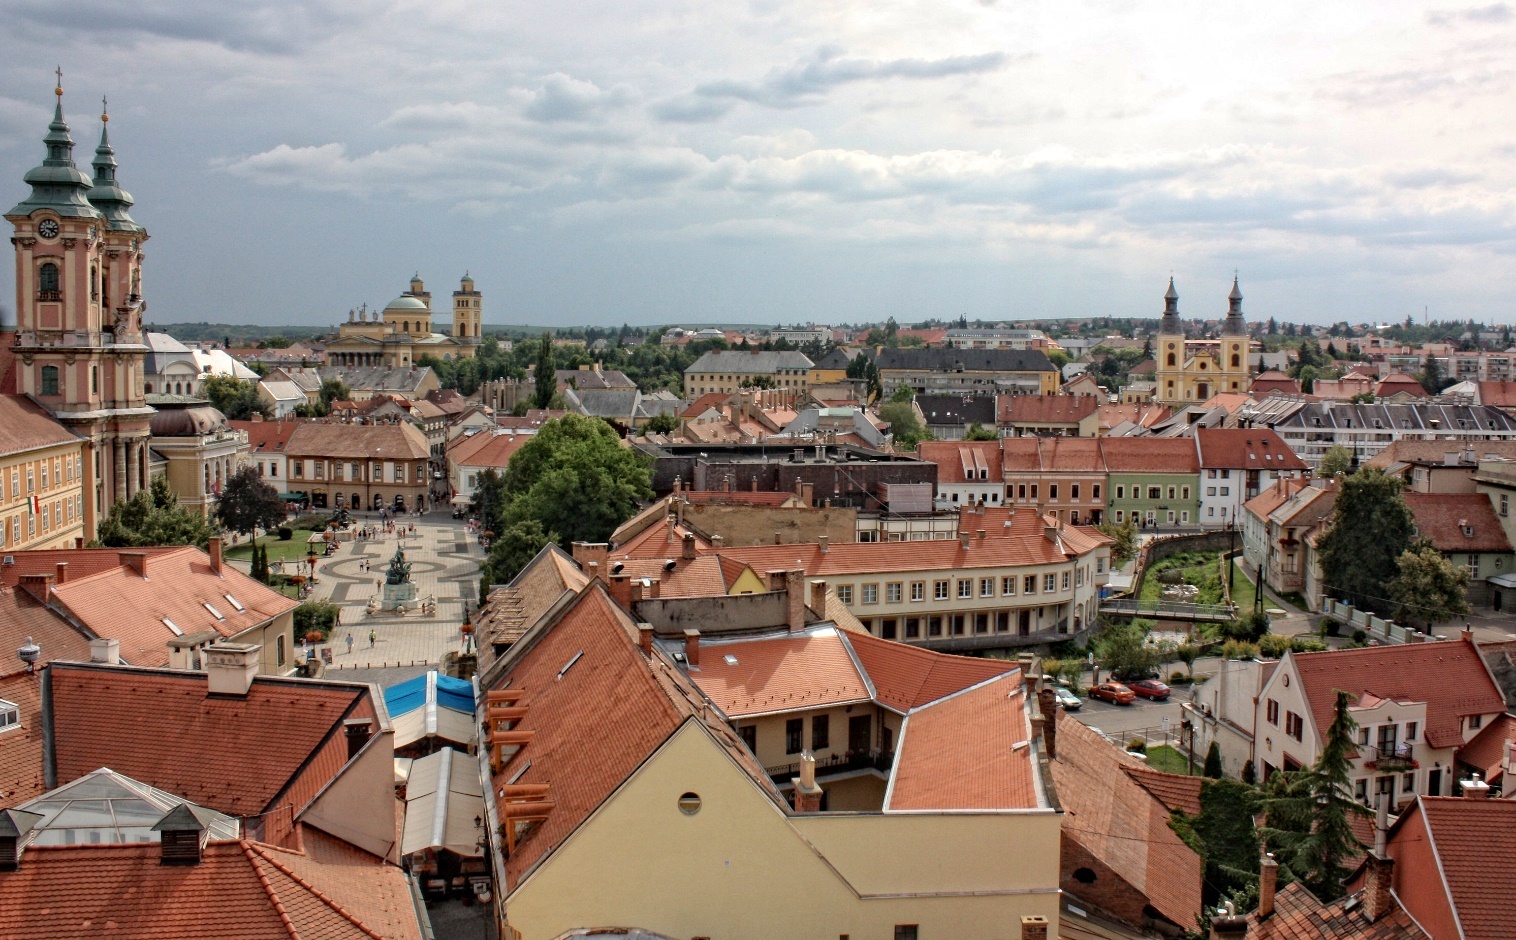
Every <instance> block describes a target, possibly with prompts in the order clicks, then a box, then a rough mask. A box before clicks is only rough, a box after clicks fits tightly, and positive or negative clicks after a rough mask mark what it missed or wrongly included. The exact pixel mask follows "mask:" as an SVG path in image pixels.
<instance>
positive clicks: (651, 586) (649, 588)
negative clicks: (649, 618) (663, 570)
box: [642, 578, 663, 600]
mask: <svg viewBox="0 0 1516 940" xmlns="http://www.w3.org/2000/svg"><path fill="white" fill-rule="evenodd" d="M643 585H644V587H645V588H646V590H645V591H644V593H643V595H642V596H643V599H644V600H645V599H647V598H657V597H660V596H662V593H663V581H661V580H660V579H658V578H647V579H645V580H644V581H643Z"/></svg>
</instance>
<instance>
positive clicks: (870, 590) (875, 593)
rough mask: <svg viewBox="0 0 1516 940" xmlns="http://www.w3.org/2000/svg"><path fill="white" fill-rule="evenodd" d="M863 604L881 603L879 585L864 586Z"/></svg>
mask: <svg viewBox="0 0 1516 940" xmlns="http://www.w3.org/2000/svg"><path fill="white" fill-rule="evenodd" d="M863 602H864V603H865V604H877V603H879V585H877V584H865V585H864V586H863Z"/></svg>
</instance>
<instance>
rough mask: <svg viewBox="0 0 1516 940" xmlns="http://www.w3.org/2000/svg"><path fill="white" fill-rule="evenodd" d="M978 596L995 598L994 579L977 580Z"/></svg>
mask: <svg viewBox="0 0 1516 940" xmlns="http://www.w3.org/2000/svg"><path fill="white" fill-rule="evenodd" d="M979 596H980V597H994V596H995V579H994V578H980V579H979Z"/></svg>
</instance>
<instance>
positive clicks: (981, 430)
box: [963, 421, 1000, 441]
mask: <svg viewBox="0 0 1516 940" xmlns="http://www.w3.org/2000/svg"><path fill="white" fill-rule="evenodd" d="M963 439H964V440H966V441H998V440H1000V435H999V434H996V433H995V429H994V428H987V427H983V426H981V425H980V424H979V422H977V421H975V422H974V423H972V424H970V425H969V429H968V430H967V431H966V432H964V435H963Z"/></svg>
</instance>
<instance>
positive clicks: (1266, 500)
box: [1242, 479, 1310, 519]
mask: <svg viewBox="0 0 1516 940" xmlns="http://www.w3.org/2000/svg"><path fill="white" fill-rule="evenodd" d="M1307 486H1310V483H1309V482H1308V481H1306V480H1299V479H1285V480H1277V481H1275V483H1274V485H1273V486H1271V487H1269V488H1267V489H1265V490H1264V491H1263V492H1261V493H1259V494H1258V495H1257V496H1254V497H1253V498H1252V499H1250V500H1248V501H1247V502H1246V503H1244V504H1243V505H1242V508H1243V509H1244V510H1245V511H1247V512H1250V513H1252V514H1253V515H1255V516H1257V517H1258V518H1260V519H1267V518H1268V517H1269V514H1270V513H1272V512H1273V511H1274V510H1276V509H1278V508H1279V507H1280V506H1283V505H1284V504H1285V503H1287V502H1289V501H1290V497H1292V496H1294V495H1295V494H1296V493H1298V492H1300V491H1301V490H1303V489H1305V488H1306V487H1307Z"/></svg>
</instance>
